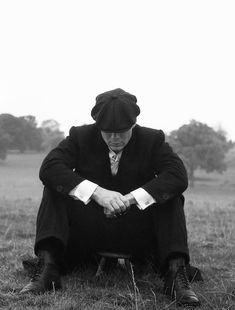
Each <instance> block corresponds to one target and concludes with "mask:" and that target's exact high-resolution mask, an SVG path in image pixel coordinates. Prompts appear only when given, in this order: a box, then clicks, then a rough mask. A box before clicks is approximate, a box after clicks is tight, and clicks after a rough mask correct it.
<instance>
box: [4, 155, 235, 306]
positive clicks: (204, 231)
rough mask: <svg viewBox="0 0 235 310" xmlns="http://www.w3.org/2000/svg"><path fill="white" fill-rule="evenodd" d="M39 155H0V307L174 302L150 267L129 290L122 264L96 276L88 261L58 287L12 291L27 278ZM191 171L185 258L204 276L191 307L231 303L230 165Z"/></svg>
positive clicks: (234, 266)
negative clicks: (197, 303)
mask: <svg viewBox="0 0 235 310" xmlns="http://www.w3.org/2000/svg"><path fill="white" fill-rule="evenodd" d="M43 156H44V155H43V154H25V155H19V154H10V155H9V156H8V157H7V160H6V161H5V162H1V161H0V176H1V177H0V238H1V242H0V309H12V310H13V309H17V310H21V309H25V310H26V309H61V310H72V309H84V310H86V309H87V310H88V309H89V310H91V309H93V310H101V309H102V310H108V309H119V310H121V309H127V310H130V309H139V310H143V309H146V310H152V309H176V305H175V304H174V303H172V302H171V301H169V299H168V298H167V297H166V296H164V295H163V294H162V293H161V289H162V282H161V280H160V279H159V278H158V276H157V275H156V274H154V273H153V272H152V270H151V268H149V269H148V270H146V272H145V273H144V274H140V275H138V274H136V276H135V282H136V287H135V289H134V288H133V285H132V283H131V281H130V279H129V278H128V276H127V273H126V272H125V271H124V270H120V269H118V268H117V270H115V271H114V273H113V274H111V275H110V276H109V277H104V278H103V280H102V281H96V280H95V279H94V270H93V269H92V268H91V269H87V270H80V271H78V272H77V273H74V274H72V275H69V276H66V277H64V278H63V286H64V289H63V290H62V291H58V292H55V293H48V294H43V295H40V296H29V295H27V296H20V295H19V294H18V291H19V290H20V289H21V288H22V286H23V285H25V284H26V283H27V282H28V281H29V278H28V277H27V275H26V273H25V272H24V270H23V268H22V264H21V263H22V258H23V257H27V256H32V255H33V243H34V233H35V220H36V214H37V209H38V205H39V202H40V197H41V191H42V185H41V184H40V182H39V180H38V168H39V166H40V163H41V161H42V158H43ZM196 176H197V181H196V184H195V188H194V189H189V190H188V191H187V192H186V193H185V196H186V205H185V212H186V217H187V224H188V233H189V246H190V251H191V263H192V264H193V265H195V266H197V267H199V268H200V269H201V271H202V274H203V277H204V282H203V283H202V282H197V283H194V284H193V288H194V289H195V291H196V292H197V294H198V296H199V298H200V300H201V301H202V306H201V307H199V308H197V309H211V310H212V309H213V310H225V309H226V310H228V309H229V310H234V309H235V240H234V236H235V167H234V166H233V165H230V166H229V169H228V171H226V173H224V174H223V175H219V174H216V173H214V174H209V175H206V174H205V173H203V172H200V171H198V172H197V175H196ZM177 309H180V308H177Z"/></svg>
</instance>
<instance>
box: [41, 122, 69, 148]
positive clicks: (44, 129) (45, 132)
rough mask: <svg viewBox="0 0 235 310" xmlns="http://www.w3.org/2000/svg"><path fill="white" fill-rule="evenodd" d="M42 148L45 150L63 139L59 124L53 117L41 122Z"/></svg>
mask: <svg viewBox="0 0 235 310" xmlns="http://www.w3.org/2000/svg"><path fill="white" fill-rule="evenodd" d="M41 134H42V139H43V142H42V148H43V149H44V150H46V151H48V150H51V149H52V148H54V147H55V146H57V145H58V143H59V142H60V141H61V140H62V139H64V133H63V132H62V131H60V124H59V123H58V122H57V121H56V120H54V119H48V120H45V121H43V122H42V124H41Z"/></svg>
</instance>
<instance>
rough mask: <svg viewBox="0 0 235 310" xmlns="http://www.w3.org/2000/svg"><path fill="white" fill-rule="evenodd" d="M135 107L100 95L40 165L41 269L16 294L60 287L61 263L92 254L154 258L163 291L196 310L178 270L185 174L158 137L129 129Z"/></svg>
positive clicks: (131, 100) (182, 253) (128, 100)
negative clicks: (88, 118) (86, 121)
mask: <svg viewBox="0 0 235 310" xmlns="http://www.w3.org/2000/svg"><path fill="white" fill-rule="evenodd" d="M136 102H137V99H136V97H135V96H134V95H131V94H130V93H127V92H125V91H124V90H122V89H115V90H111V91H108V92H105V93H103V94H100V95H99V96H97V98H96V104H95V106H94V107H93V109H92V111H91V115H92V117H93V119H94V120H95V123H94V124H90V125H83V126H79V127H72V128H71V130H70V133H69V136H68V137H66V138H65V139H64V140H63V141H62V142H61V143H60V144H59V145H58V146H57V147H56V148H55V149H53V150H52V151H51V152H50V153H49V154H48V155H47V156H46V158H45V159H44V161H43V163H42V166H41V169H40V179H41V181H42V182H43V184H44V186H45V188H44V193H43V197H42V202H41V205H40V209H39V212H38V217H37V231H36V241H35V254H36V255H37V256H38V257H39V258H40V260H41V261H42V263H43V268H42V272H41V274H40V275H39V276H38V277H37V278H34V280H33V281H31V282H30V283H29V284H27V285H26V286H25V287H24V288H23V289H22V291H21V293H27V292H33V293H40V292H45V291H49V290H52V289H53V288H55V289H58V288H60V287H61V281H60V273H61V265H62V263H64V262H66V263H67V265H69V266H70V267H74V266H76V264H78V262H79V261H80V259H81V258H86V257H89V256H90V255H92V253H96V252H98V251H106V252H107V251H110V252H112V251H113V252H122V253H123V252H124V253H129V254H131V256H132V257H138V256H140V255H142V256H144V255H147V254H148V253H153V254H154V255H155V256H156V257H157V259H158V262H159V264H160V268H161V270H162V271H164V272H165V287H166V291H167V292H168V293H169V292H170V294H171V296H174V298H176V301H177V303H180V304H182V305H198V304H199V300H198V298H197V296H196V294H195V293H194V292H193V290H192V288H191V286H190V284H189V281H188V278H187V274H186V269H185V265H186V264H188V263H189V250H188V244H187V230H186V223H185V215H184V198H183V196H182V193H183V192H184V191H185V189H186V188H187V185H188V181H187V173H186V170H185V167H184V165H183V163H182V161H181V159H180V158H179V157H178V156H177V154H175V153H174V152H173V150H172V148H171V147H170V146H169V145H168V143H166V142H165V136H164V133H163V131H161V130H156V129H151V128H146V127H141V126H139V125H137V124H136V117H137V116H138V115H139V113H140V108H139V106H138V105H137V104H136Z"/></svg>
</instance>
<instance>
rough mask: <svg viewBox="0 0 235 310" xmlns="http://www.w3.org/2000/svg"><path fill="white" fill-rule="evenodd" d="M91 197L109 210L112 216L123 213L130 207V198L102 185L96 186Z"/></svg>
mask: <svg viewBox="0 0 235 310" xmlns="http://www.w3.org/2000/svg"><path fill="white" fill-rule="evenodd" d="M91 198H92V199H93V200H95V201H96V202H97V203H98V204H99V205H100V206H102V207H103V208H105V209H106V210H108V214H109V215H110V217H112V216H115V215H116V214H122V213H123V212H125V211H127V210H128V209H129V208H130V202H129V200H128V198H126V197H125V196H123V195H122V194H121V193H119V192H115V191H110V190H107V189H105V188H102V187H100V186H98V187H97V188H96V190H95V191H94V193H93V194H92V196H91Z"/></svg>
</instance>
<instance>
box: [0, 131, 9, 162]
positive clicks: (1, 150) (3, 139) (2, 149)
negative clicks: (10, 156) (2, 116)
mask: <svg viewBox="0 0 235 310" xmlns="http://www.w3.org/2000/svg"><path fill="white" fill-rule="evenodd" d="M8 145H9V135H8V134H7V133H5V132H4V131H3V130H2V128H1V127H0V159H2V160H4V159H6V157H7V150H8Z"/></svg>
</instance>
